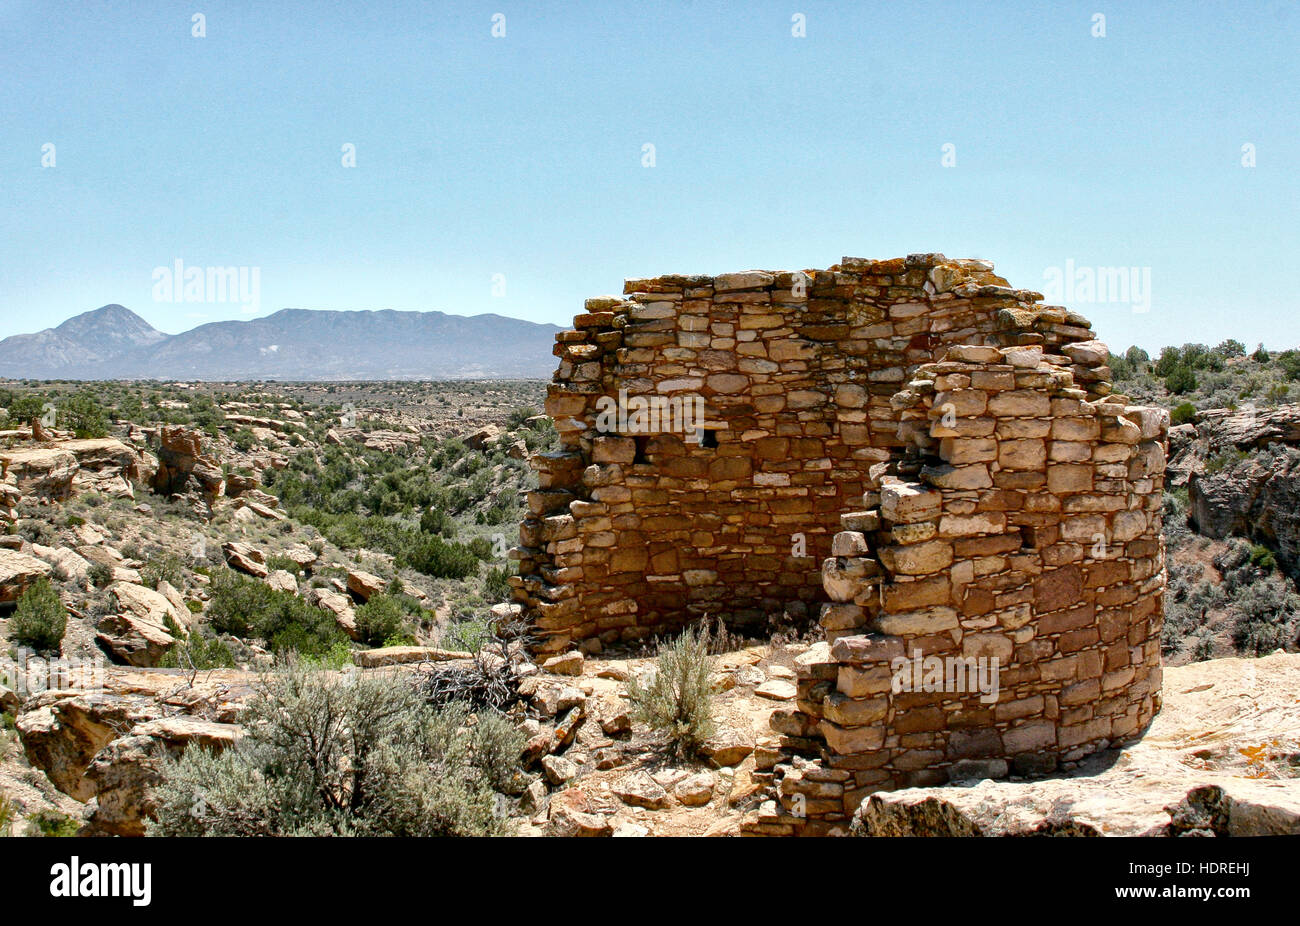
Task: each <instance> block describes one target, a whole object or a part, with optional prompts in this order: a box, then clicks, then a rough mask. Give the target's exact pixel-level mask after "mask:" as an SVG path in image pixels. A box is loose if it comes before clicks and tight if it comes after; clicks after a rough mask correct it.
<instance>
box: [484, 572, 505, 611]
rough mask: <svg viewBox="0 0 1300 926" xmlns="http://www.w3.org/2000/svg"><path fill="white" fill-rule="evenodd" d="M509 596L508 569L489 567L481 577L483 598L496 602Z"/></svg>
mask: <svg viewBox="0 0 1300 926" xmlns="http://www.w3.org/2000/svg"><path fill="white" fill-rule="evenodd" d="M509 598H510V570H508V569H498V568H492V569H489V570H488V572H487V575H486V576H484V577H483V600H484V601H487V602H490V603H492V604H496V603H498V602H501V601H507V600H509Z"/></svg>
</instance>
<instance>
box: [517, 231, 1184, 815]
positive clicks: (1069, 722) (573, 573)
mask: <svg viewBox="0 0 1300 926" xmlns="http://www.w3.org/2000/svg"><path fill="white" fill-rule="evenodd" d="M624 293H625V295H624V296H621V297H619V296H606V297H601V298H597V299H589V300H587V303H586V312H585V314H582V315H579V316H577V317H576V318H575V319H574V327H573V329H572V330H569V331H563V332H560V333H559V334H558V335H557V336H556V341H557V343H556V347H555V353H556V355H557V356H558V357H559V358H560V363H559V369H558V371H557V372H556V374H555V377H554V382H553V383H551V384H550V386H549V388H548V395H547V401H546V411H547V413H548V414H549V415H551V416H552V418H553V419H554V421H555V426H556V428H557V430H558V432H559V436H560V449H559V450H558V451H556V452H552V453H546V454H540V455H538V456H535V457H533V459H532V464H533V466H534V468H535V469H536V470H537V473H538V479H539V488H538V490H537V491H535V492H532V493H530V495H529V499H528V504H529V512H530V513H529V515H528V516H527V517H526V519H525V520H524V522H523V524H522V525H521V526H520V545H519V547H518V548H517V549H516V551H515V552H514V555H515V556H516V557H517V558H518V559H519V565H520V568H519V575H518V576H517V577H514V578H513V579H512V584H513V586H514V596H515V599H516V600H517V601H518V602H519V603H520V604H521V605H522V606H523V609H524V613H525V615H526V616H527V618H528V619H529V621H530V622H531V624H532V626H533V632H534V634H535V635H536V637H537V638H538V639H539V640H540V643H539V649H540V650H541V651H542V652H559V651H563V650H566V649H569V648H572V647H581V648H583V649H585V650H587V651H588V652H592V651H597V650H599V649H600V648H601V646H602V645H604V644H612V643H617V642H620V641H634V640H641V639H644V638H647V637H651V636H653V635H656V634H664V633H668V632H672V631H674V630H677V629H680V628H681V627H683V626H684V625H685V624H687V623H689V622H691V621H693V620H696V619H699V618H702V617H704V616H706V615H709V616H712V617H714V618H717V619H721V620H723V621H725V622H726V623H728V624H729V625H732V626H733V627H735V628H736V629H737V630H739V631H741V632H745V633H748V634H750V635H755V634H761V633H763V632H765V631H766V630H767V629H768V628H769V627H771V626H772V625H773V622H774V621H784V622H785V623H786V624H790V623H793V624H796V625H798V624H800V623H802V625H803V628H802V629H805V630H807V629H814V630H816V629H819V630H820V635H821V636H822V638H823V641H822V642H819V643H817V644H815V645H814V646H812V648H811V649H810V650H809V651H808V652H807V653H806V654H804V655H803V656H801V657H800V660H799V662H800V665H799V667H798V671H799V685H798V688H799V694H798V700H797V701H796V702H795V706H793V707H791V708H787V709H783V710H780V711H778V712H777V713H776V714H775V715H774V716H773V721H772V725H773V729H774V736H773V739H772V741H771V742H770V743H768V744H765V745H764V744H760V750H759V752H760V766H761V767H763V768H764V770H767V771H773V772H774V775H775V779H776V782H777V784H778V790H779V793H780V796H781V806H780V807H777V808H776V809H775V810H774V811H772V812H771V813H768V814H766V815H764V816H763V817H762V818H761V819H758V820H756V821H754V822H753V828H754V829H755V830H756V831H760V832H771V833H786V832H795V831H796V830H800V829H802V830H803V831H805V832H816V831H827V830H831V829H834V828H835V827H836V826H838V825H841V824H842V823H843V821H845V820H847V819H848V817H849V815H851V813H852V812H853V810H854V809H855V808H856V807H857V806H858V804H860V803H861V801H862V799H863V798H864V797H865V796H866V795H868V794H870V793H871V792H872V791H876V790H881V789H887V788H897V787H906V786H912V785H923V784H936V783H942V782H944V781H947V780H950V779H951V778H956V777H959V776H961V775H965V774H968V773H971V772H973V771H974V772H977V773H979V774H992V775H997V774H1006V771H1007V769H1008V768H1010V767H1014V768H1016V769H1018V770H1020V771H1022V772H1023V771H1033V770H1043V769H1048V768H1051V767H1054V766H1055V765H1056V763H1058V762H1071V761H1074V760H1077V759H1078V758H1081V757H1082V756H1084V755H1086V754H1088V753H1089V752H1092V751H1095V750H1097V749H1100V748H1105V747H1107V746H1109V745H1113V744H1115V743H1118V742H1122V741H1124V740H1126V739H1129V738H1131V737H1133V736H1135V735H1136V734H1138V733H1139V732H1140V731H1141V730H1142V729H1143V728H1144V727H1145V726H1146V725H1147V724H1148V723H1149V722H1150V720H1151V719H1152V717H1153V715H1154V714H1155V712H1156V711H1157V710H1158V709H1159V703H1160V700H1159V699H1160V630H1161V624H1162V620H1163V601H1162V596H1163V591H1164V584H1165V574H1164V546H1163V540H1162V535H1161V493H1162V488H1163V482H1164V476H1163V473H1164V467H1165V455H1166V442H1167V432H1168V426H1169V425H1168V415H1167V413H1166V412H1164V411H1163V410H1161V409H1155V408H1145V407H1139V406H1135V405H1132V404H1130V403H1129V401H1128V399H1127V398H1126V397H1124V396H1117V395H1113V394H1112V389H1111V384H1110V370H1109V368H1108V367H1107V366H1106V363H1107V357H1108V351H1107V349H1106V346H1105V345H1104V344H1102V343H1101V342H1099V341H1097V340H1095V339H1094V337H1093V332H1092V330H1091V325H1090V323H1089V322H1088V320H1087V319H1085V318H1083V317H1082V316H1080V315H1078V314H1077V313H1075V312H1071V311H1068V310H1066V309H1064V308H1060V307H1056V306H1046V305H1042V304H1041V302H1042V299H1043V297H1042V295H1041V294H1039V293H1036V292H1031V291H1029V290H1022V289H1015V288H1013V287H1011V286H1010V285H1009V284H1008V283H1007V281H1006V280H1004V279H1002V278H1001V277H999V276H997V275H995V274H994V273H993V267H992V264H990V263H988V262H987V261H980V260H950V259H947V258H945V257H944V256H943V255H941V254H913V255H911V256H909V257H907V258H898V259H893V260H880V261H877V260H862V259H856V258H845V259H844V260H843V261H841V262H840V263H839V264H837V265H835V266H833V267H831V268H829V269H827V270H807V271H801V272H766V271H746V272H741V273H730V274H723V275H721V276H715V277H710V276H663V277H656V278H653V279H641V280H628V281H627V282H626V283H625V285H624ZM651 397H659V398H658V405H657V406H656V408H657V409H658V410H659V411H660V412H661V413H660V414H658V415H650V416H642V417H641V418H640V419H637V418H636V417H635V416H614V417H611V416H610V415H608V414H605V415H603V416H602V411H607V410H608V409H609V407H610V405H611V404H613V403H614V402H615V401H618V400H626V401H625V404H629V405H632V404H635V402H634V400H636V399H641V400H642V405H643V406H644V405H645V404H648V400H649V399H650V398H651ZM685 409H693V410H694V411H696V412H698V414H696V415H695V417H694V420H693V422H692V423H693V424H694V428H693V429H689V430H688V429H685V428H682V427H679V425H680V424H681V418H682V414H679V413H680V412H682V411H683V410H685ZM701 419H702V420H701ZM818 625H820V627H819V628H818ZM926 657H937V658H938V660H939V661H941V662H942V663H943V664H944V665H945V673H946V674H945V684H943V685H942V686H940V687H941V688H942V689H943V690H929V689H931V688H933V687H934V686H932V685H916V686H913V687H912V689H911V690H908V689H907V688H906V686H904V688H903V689H902V690H899V688H898V684H897V678H898V677H899V671H900V668H899V667H900V665H901V663H900V662H899V660H912V661H913V662H915V663H917V664H918V665H925V664H928V665H931V666H932V665H933V664H934V660H929V662H928V663H927V662H926ZM981 660H982V663H980V661H981ZM994 660H996V664H997V666H998V677H997V692H996V699H995V700H992V701H990V700H989V698H988V694H987V693H986V692H982V691H979V690H971V688H972V687H973V686H970V685H967V686H966V689H967V690H954V689H955V688H957V687H958V685H959V684H960V682H961V678H962V672H963V671H965V669H963V666H964V667H966V668H967V669H969V670H970V671H971V672H973V671H974V668H973V667H974V666H975V665H976V664H977V663H978V664H981V665H983V666H985V667H987V666H988V665H990V664H992V663H993V661H994ZM908 677H912V678H914V679H915V680H917V681H920V680H921V673H920V671H919V670H918V672H917V673H916V674H915V675H914V676H908ZM795 757H801V758H795ZM796 811H797V812H796Z"/></svg>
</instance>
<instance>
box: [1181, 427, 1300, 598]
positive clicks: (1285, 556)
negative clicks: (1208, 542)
mask: <svg viewBox="0 0 1300 926" xmlns="http://www.w3.org/2000/svg"><path fill="white" fill-rule="evenodd" d="M1169 446H1170V461H1169V476H1170V485H1172V486H1180V485H1185V486H1186V487H1187V494H1188V502H1189V512H1188V519H1189V521H1190V522H1191V525H1192V526H1193V527H1194V528H1195V530H1196V531H1197V532H1198V533H1200V534H1203V535H1204V536H1207V537H1211V538H1215V539H1223V538H1226V537H1230V536H1238V537H1245V538H1247V539H1249V540H1252V541H1254V542H1257V543H1265V544H1267V545H1268V546H1270V547H1272V548H1274V549H1275V550H1276V551H1277V560H1278V563H1279V565H1280V566H1281V567H1282V569H1283V570H1285V571H1286V572H1287V573H1289V574H1290V575H1291V576H1292V577H1296V576H1300V406H1295V405H1284V406H1279V407H1278V408H1271V409H1259V410H1255V409H1246V410H1240V411H1235V412H1233V411H1227V410H1223V409H1215V410H1212V411H1207V412H1202V413H1200V414H1198V415H1197V417H1196V420H1195V422H1194V423H1191V424H1184V425H1179V426H1178V427H1175V428H1171V429H1170V432H1169Z"/></svg>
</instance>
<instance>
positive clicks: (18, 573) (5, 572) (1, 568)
mask: <svg viewBox="0 0 1300 926" xmlns="http://www.w3.org/2000/svg"><path fill="white" fill-rule="evenodd" d="M51 572H53V569H52V568H51V567H50V565H49V564H48V563H44V562H41V561H40V560H39V559H36V558H35V557H34V556H28V555H27V554H26V553H19V552H18V551H17V550H4V549H0V604H9V603H11V602H14V601H17V600H18V598H19V596H20V595H22V593H23V592H25V591H26V590H27V588H28V586H30V585H31V584H32V583H33V582H35V581H36V580H37V579H41V578H48V577H49V575H50V573H51Z"/></svg>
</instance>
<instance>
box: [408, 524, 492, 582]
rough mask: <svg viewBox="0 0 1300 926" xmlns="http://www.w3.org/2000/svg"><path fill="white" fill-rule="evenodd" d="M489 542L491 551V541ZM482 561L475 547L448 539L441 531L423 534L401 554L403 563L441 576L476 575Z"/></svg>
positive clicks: (418, 570)
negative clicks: (442, 535) (441, 535)
mask: <svg viewBox="0 0 1300 926" xmlns="http://www.w3.org/2000/svg"><path fill="white" fill-rule="evenodd" d="M480 539H481V538H480ZM485 543H486V541H485ZM487 545H488V551H489V553H490V552H491V543H488V544H487ZM478 563H479V558H478V557H477V556H476V555H475V553H474V551H473V550H471V549H470V548H468V547H466V546H465V545H464V544H459V543H447V542H446V541H445V540H443V539H442V538H441V537H439V536H438V535H437V534H421V535H420V539H419V540H418V541H416V543H415V545H414V546H413V547H411V548H410V549H408V550H406V551H404V552H403V553H402V554H400V555H399V556H398V565H399V566H409V567H410V568H411V569H414V570H415V571H416V572H422V573H424V574H425V575H427V576H433V577H434V578H438V579H463V578H465V577H466V576H472V575H474V574H475V573H476V572H478Z"/></svg>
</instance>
